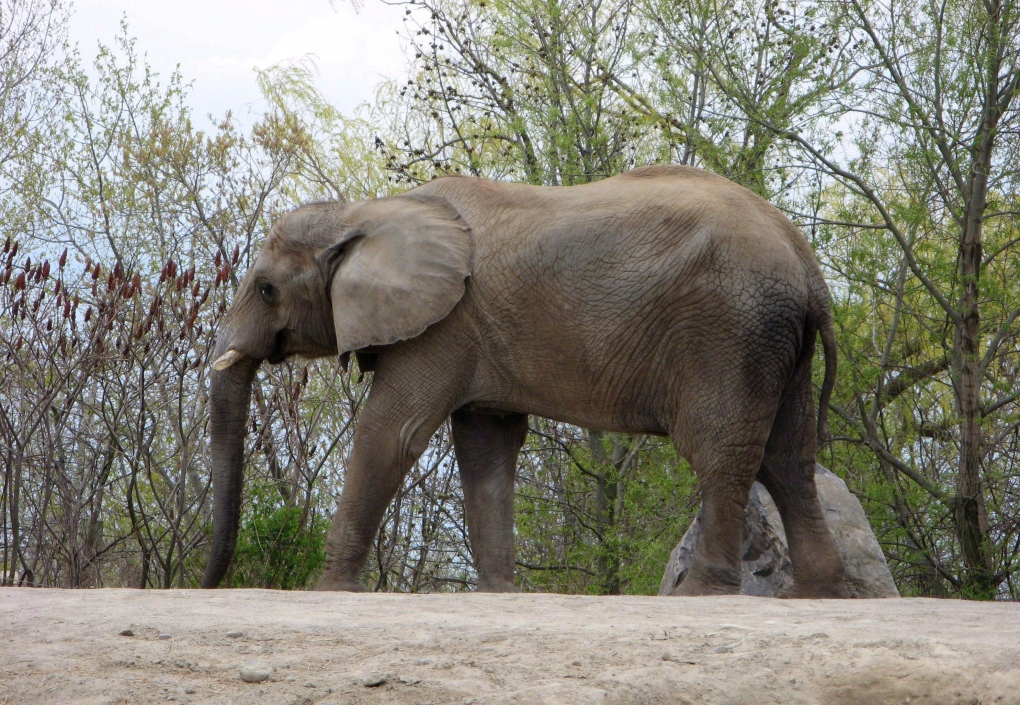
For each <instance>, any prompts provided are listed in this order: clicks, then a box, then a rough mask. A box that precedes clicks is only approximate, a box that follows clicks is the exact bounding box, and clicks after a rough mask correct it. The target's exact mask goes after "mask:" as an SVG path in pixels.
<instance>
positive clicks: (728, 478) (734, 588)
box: [672, 440, 763, 596]
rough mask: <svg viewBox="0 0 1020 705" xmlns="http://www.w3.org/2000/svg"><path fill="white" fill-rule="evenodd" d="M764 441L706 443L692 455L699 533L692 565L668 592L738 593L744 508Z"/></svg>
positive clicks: (758, 464) (699, 593) (683, 593)
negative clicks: (699, 506)
mask: <svg viewBox="0 0 1020 705" xmlns="http://www.w3.org/2000/svg"><path fill="white" fill-rule="evenodd" d="M762 446H763V440H760V441H750V442H748V443H746V444H744V443H737V444H733V443H704V444H702V447H701V448H700V449H699V450H698V451H697V452H696V453H694V454H693V456H692V457H691V465H692V466H693V468H694V472H695V474H696V475H697V476H698V486H699V487H700V489H701V514H700V520H701V522H702V524H701V535H700V537H699V538H698V542H697V544H696V545H695V547H694V558H693V560H692V562H691V567H690V569H689V570H688V572H687V575H686V576H685V577H684V579H683V582H681V583H680V584H679V585H678V586H677V587H676V589H675V590H674V591H673V593H672V594H674V595H688V596H691V595H736V594H739V593H740V568H741V563H740V562H741V557H742V556H741V552H740V548H741V543H742V540H743V532H744V507H745V506H746V505H747V502H748V498H749V495H750V492H751V485H752V484H753V483H754V475H755V471H756V470H757V468H758V467H759V466H760V464H761V458H762V453H763V448H762Z"/></svg>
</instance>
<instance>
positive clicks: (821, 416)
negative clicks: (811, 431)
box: [817, 292, 836, 443]
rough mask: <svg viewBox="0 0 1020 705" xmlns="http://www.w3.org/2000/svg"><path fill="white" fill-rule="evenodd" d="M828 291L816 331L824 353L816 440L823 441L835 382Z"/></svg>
mask: <svg viewBox="0 0 1020 705" xmlns="http://www.w3.org/2000/svg"><path fill="white" fill-rule="evenodd" d="M828 299H829V297H828V292H825V298H824V299H823V301H824V304H823V306H822V307H821V311H820V313H822V315H821V316H819V317H818V318H819V320H818V321H817V325H818V332H819V333H820V334H821V336H822V350H823V351H824V353H825V378H824V379H823V380H822V392H821V394H820V395H819V397H818V441H819V442H820V443H823V442H825V441H826V440H828V438H829V399H830V398H831V397H832V388H833V387H834V386H835V384H836V331H835V330H834V329H833V326H832V311H831V309H830V308H829V300H828Z"/></svg>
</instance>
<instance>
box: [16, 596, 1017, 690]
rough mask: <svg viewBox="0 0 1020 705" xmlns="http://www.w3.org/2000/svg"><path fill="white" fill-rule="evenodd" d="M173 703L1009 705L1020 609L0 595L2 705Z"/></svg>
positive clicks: (623, 600)
mask: <svg viewBox="0 0 1020 705" xmlns="http://www.w3.org/2000/svg"><path fill="white" fill-rule="evenodd" d="M125 630H130V633H131V635H130V636H128V635H122V634H121V632H122V631H125ZM237 632H244V634H242V635H238V634H237ZM259 668H263V669H265V670H264V671H263V674H262V675H265V672H266V671H268V673H269V675H268V679H267V680H264V681H262V682H255V683H250V682H245V681H244V680H242V678H241V675H240V673H241V670H242V669H251V670H255V671H257V670H258V669H259ZM252 675H254V674H250V675H249V677H251V676H252ZM256 677H257V676H256ZM380 681H381V682H380ZM376 683H379V684H376ZM373 684H374V685H373ZM167 701H170V702H178V703H253V704H254V703H258V704H259V705H276V704H281V705H300V704H302V703H323V704H326V703H477V704H479V705H481V704H482V703H487V704H488V703H491V704H497V703H549V704H554V703H555V704H557V705H568V704H575V703H576V704H579V705H580V704H581V703H690V704H692V705H693V704H695V703H697V704H699V705H700V704H702V703H720V704H722V703H755V704H756V705H757V704H759V703H761V704H765V703H776V704H780V703H781V704H782V705H797V704H800V703H833V704H834V705H835V704H839V705H855V704H857V703H860V704H861V705H864V704H869V705H870V704H873V703H911V702H913V703H925V704H941V703H946V704H949V703H960V704H967V705H973V704H978V703H980V704H982V705H984V704H989V705H990V704H993V703H995V704H998V703H1003V704H1008V705H1015V704H1020V604H1003V603H999V604H980V603H973V602H971V603H968V602H955V601H954V602H951V601H937V600H868V601H865V600H853V601H807V600H805V601H794V600H772V599H764V598H753V597H732V598H729V597H728V598H697V599H680V598H653V597H615V598H605V597H571V596H564V595H509V596H508V595H474V594H459V595H389V594H362V595H351V594H323V593H303V592H269V591H262V590H232V591H227V590H220V591H215V592H212V591H197V590H195V591H145V592H141V591H137V590H88V591H84V590H83V591H68V590H33V589H3V590H0V703H154V702H167Z"/></svg>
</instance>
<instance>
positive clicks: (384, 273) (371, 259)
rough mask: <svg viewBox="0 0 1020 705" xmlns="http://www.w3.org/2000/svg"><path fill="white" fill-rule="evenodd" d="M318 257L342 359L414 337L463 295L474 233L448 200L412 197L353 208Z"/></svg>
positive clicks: (372, 202) (362, 204)
mask: <svg viewBox="0 0 1020 705" xmlns="http://www.w3.org/2000/svg"><path fill="white" fill-rule="evenodd" d="M344 220H345V230H344V233H343V235H342V236H341V238H340V242H339V243H337V244H336V245H333V246H332V247H330V248H329V249H328V250H327V251H326V252H325V253H324V255H323V258H324V262H325V266H326V267H327V268H328V272H327V275H328V276H330V280H331V282H332V283H331V285H330V297H331V299H332V305H333V324H334V326H335V327H336V340H337V350H338V351H339V352H341V353H344V352H348V351H351V350H358V349H361V348H366V347H369V346H372V345H389V344H390V343H395V342H397V341H400V340H406V339H407V338H413V337H414V336H416V335H419V334H420V333H421V332H422V331H424V330H425V329H426V328H427V327H429V326H430V325H432V324H433V323H435V322H437V321H439V320H441V319H443V318H444V317H445V316H446V315H447V314H448V313H449V312H450V310H451V309H452V308H453V307H454V306H456V305H457V302H458V301H460V299H461V297H462V296H463V295H464V289H465V283H464V281H465V279H466V278H467V277H468V276H469V275H470V274H471V266H472V261H473V258H474V241H473V239H472V236H471V229H470V228H469V227H468V226H467V224H466V223H464V221H463V220H462V219H461V217H460V215H459V214H458V213H457V211H456V210H454V208H453V206H451V205H450V204H449V203H448V202H447V201H445V200H444V199H441V198H437V197H434V196H425V195H413V194H408V195H404V196H397V197H395V198H383V199H379V200H376V201H368V202H365V203H360V204H356V205H354V206H352V207H351V208H350V209H348V210H347V211H346V213H345V214H344Z"/></svg>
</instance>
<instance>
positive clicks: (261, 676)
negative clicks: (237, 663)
mask: <svg viewBox="0 0 1020 705" xmlns="http://www.w3.org/2000/svg"><path fill="white" fill-rule="evenodd" d="M270 670H271V669H270V668H269V666H264V665H262V664H259V663H252V664H248V665H247V666H241V680H243V681H244V682H245V683H261V682H262V681H264V680H268V679H269V673H270Z"/></svg>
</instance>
